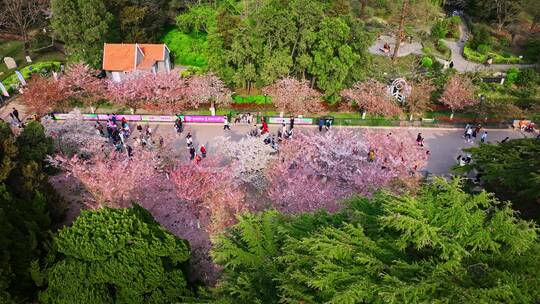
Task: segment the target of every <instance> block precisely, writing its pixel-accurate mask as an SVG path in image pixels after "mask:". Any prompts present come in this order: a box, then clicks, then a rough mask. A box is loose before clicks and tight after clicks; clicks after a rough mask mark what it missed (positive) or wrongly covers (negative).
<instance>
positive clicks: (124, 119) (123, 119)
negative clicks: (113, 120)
mask: <svg viewBox="0 0 540 304" xmlns="http://www.w3.org/2000/svg"><path fill="white" fill-rule="evenodd" d="M120 124H121V126H122V128H123V127H124V126H125V125H127V124H128V122H127V119H126V118H125V117H122V120H121V123H120Z"/></svg>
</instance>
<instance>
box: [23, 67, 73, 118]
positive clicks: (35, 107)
mask: <svg viewBox="0 0 540 304" xmlns="http://www.w3.org/2000/svg"><path fill="white" fill-rule="evenodd" d="M66 97H67V96H66V94H65V93H64V91H63V90H62V89H61V88H60V87H59V86H58V85H57V84H56V83H55V82H54V81H52V80H51V79H50V78H45V77H42V76H38V75H35V76H34V77H33V78H32V79H31V80H30V81H29V82H28V88H27V89H25V90H24V91H23V94H22V96H21V98H22V102H23V103H24V105H26V107H27V108H28V110H29V111H30V112H31V113H35V114H37V115H39V116H41V115H43V114H46V113H48V112H50V111H52V110H53V109H57V108H63V106H64V105H63V103H62V102H63V101H64V100H65V99H66Z"/></svg>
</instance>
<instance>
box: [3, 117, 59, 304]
mask: <svg viewBox="0 0 540 304" xmlns="http://www.w3.org/2000/svg"><path fill="white" fill-rule="evenodd" d="M23 133H24V132H23ZM27 135H28V134H26V135H25V136H27ZM21 136H23V135H21ZM19 138H20V137H19ZM19 138H17V140H16V139H15V137H14V136H13V134H12V132H11V129H10V128H9V126H8V125H7V124H6V123H0V157H1V159H0V162H1V163H0V235H1V236H0V300H2V301H0V302H2V303H10V302H11V301H13V302H17V303H19V302H31V301H32V300H33V299H34V297H35V295H36V292H37V287H36V285H35V283H34V281H33V278H32V275H31V268H32V265H39V264H41V263H42V262H43V258H44V257H45V256H46V255H47V254H48V251H49V242H50V229H51V219H50V217H49V213H48V205H49V204H50V202H49V196H48V195H47V194H44V193H43V192H40V190H43V189H44V188H45V187H44V186H43V185H40V184H34V183H35V182H38V183H43V182H46V181H44V179H36V177H35V175H42V174H43V173H42V172H41V170H37V171H34V173H33V174H29V175H28V176H26V175H24V176H22V175H21V172H23V171H24V170H22V171H21V168H24V165H23V164H25V163H27V162H28V161H27V157H28V155H24V152H21V151H28V150H29V149H30V148H31V146H29V145H32V143H31V142H28V141H26V140H19ZM23 155H24V156H23ZM30 162H31V163H34V164H35V162H33V161H30ZM19 183H22V184H25V185H28V187H29V188H30V189H29V190H28V191H25V192H21V191H19V190H20V188H18V186H19Z"/></svg>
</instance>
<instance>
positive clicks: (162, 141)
mask: <svg viewBox="0 0 540 304" xmlns="http://www.w3.org/2000/svg"><path fill="white" fill-rule="evenodd" d="M164 143H165V140H164V139H163V136H160V137H159V147H160V148H163V144H164Z"/></svg>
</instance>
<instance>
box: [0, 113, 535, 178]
mask: <svg viewBox="0 0 540 304" xmlns="http://www.w3.org/2000/svg"><path fill="white" fill-rule="evenodd" d="M12 106H16V107H17V108H18V109H19V112H21V113H24V112H25V110H24V107H23V106H22V105H20V104H18V103H11V104H9V105H7V106H5V107H3V108H2V109H0V117H1V118H4V119H6V121H9V119H8V115H9V112H10V111H11V108H12ZM23 117H24V115H23ZM151 127H152V129H153V130H154V134H156V135H157V136H164V137H165V138H176V139H175V142H174V145H173V146H174V147H175V149H178V150H179V151H180V152H179V153H180V154H181V155H182V154H183V156H185V157H186V158H188V157H189V153H188V150H187V148H186V145H185V139H184V138H183V136H185V134H186V132H188V131H190V132H191V133H192V135H193V137H194V143H195V144H196V145H197V147H198V145H199V144H205V145H206V146H207V147H208V148H210V150H209V153H212V150H211V149H212V143H213V139H214V138H216V137H219V136H224V135H225V136H228V137H230V138H231V139H233V140H239V139H240V138H242V137H243V136H245V135H246V134H247V133H248V132H249V130H250V126H247V125H232V130H231V131H223V126H222V125H221V124H197V125H187V124H186V129H185V131H184V133H183V135H182V138H179V137H177V136H176V131H175V130H174V127H173V125H172V124H152V125H151ZM278 128H279V126H278V125H272V126H270V131H271V132H273V133H276V132H277V129H278ZM335 128H338V127H335ZM353 128H354V129H355V130H360V129H361V128H355V127H353ZM295 129H297V130H308V129H312V130H316V129H317V126H309V127H307V126H297V127H295ZM374 129H377V128H374ZM381 129H386V130H389V132H391V130H392V129H395V128H381ZM400 129H403V128H400ZM405 129H406V130H408V131H409V133H410V136H411V138H413V139H414V138H416V135H417V134H418V133H419V132H421V133H422V135H423V137H424V138H425V146H426V147H425V148H426V149H429V150H430V152H431V157H430V159H429V162H428V166H427V170H428V171H429V172H431V173H433V174H437V175H444V174H448V173H449V171H450V168H451V167H452V166H453V165H454V164H455V159H456V157H457V155H459V154H460V153H461V149H463V148H466V147H471V146H472V145H473V143H467V142H466V141H465V140H464V139H463V138H462V137H461V136H462V134H463V130H461V129H440V128H433V129H430V128H405ZM132 130H135V127H134V126H132ZM507 136H508V137H510V138H522V137H525V136H526V135H525V134H524V133H521V132H519V131H514V130H511V129H508V130H500V129H494V130H488V141H489V142H494V141H501V140H502V139H504V138H505V137H507ZM529 136H530V135H529ZM182 149H185V152H182Z"/></svg>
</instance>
